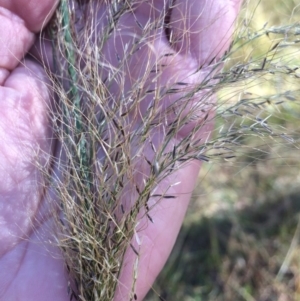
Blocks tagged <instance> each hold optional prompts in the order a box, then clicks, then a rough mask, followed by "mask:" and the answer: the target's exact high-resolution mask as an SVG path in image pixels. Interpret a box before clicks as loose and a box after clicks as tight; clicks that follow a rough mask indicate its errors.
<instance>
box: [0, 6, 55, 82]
mask: <svg viewBox="0 0 300 301" xmlns="http://www.w3.org/2000/svg"><path fill="white" fill-rule="evenodd" d="M57 2H58V1H56V0H44V1H27V0H24V1H23V0H20V1H19V0H14V1H13V0H11V1H6V0H0V24H1V25H0V42H1V47H0V85H2V84H3V82H4V81H5V79H6V78H7V77H8V75H9V72H10V71H12V70H13V69H14V68H15V67H16V66H17V65H18V64H19V63H20V60H21V59H22V58H23V57H24V56H25V54H26V53H27V51H28V50H29V49H30V47H31V46H32V44H33V43H34V39H35V36H34V33H33V32H34V31H39V30H40V29H41V28H42V26H43V24H45V23H46V22H47V21H48V20H49V18H50V16H51V15H52V13H53V10H54V7H55V5H56V4H57Z"/></svg>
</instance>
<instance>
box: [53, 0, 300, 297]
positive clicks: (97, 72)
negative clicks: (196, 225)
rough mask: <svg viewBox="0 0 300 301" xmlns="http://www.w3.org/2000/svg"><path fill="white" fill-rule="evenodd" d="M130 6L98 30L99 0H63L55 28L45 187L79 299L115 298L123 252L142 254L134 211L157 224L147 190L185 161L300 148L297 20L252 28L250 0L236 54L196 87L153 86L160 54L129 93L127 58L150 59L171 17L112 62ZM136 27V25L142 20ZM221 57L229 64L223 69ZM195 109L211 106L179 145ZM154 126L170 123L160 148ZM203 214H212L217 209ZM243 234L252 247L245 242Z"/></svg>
mask: <svg viewBox="0 0 300 301" xmlns="http://www.w3.org/2000/svg"><path fill="white" fill-rule="evenodd" d="M135 2H136V1H134V0H130V1H129V0H128V1H117V0H112V1H110V4H107V7H108V8H107V10H106V11H105V13H104V14H103V15H102V16H100V18H105V20H106V21H105V22H106V24H107V25H106V27H103V28H100V29H99V26H98V24H97V23H95V20H97V18H96V14H97V13H98V14H99V13H100V12H99V10H98V8H97V5H100V4H98V3H97V2H96V1H95V2H92V1H80V0H78V1H67V0H61V1H60V5H59V7H58V9H57V11H56V13H55V16H54V18H53V20H52V23H51V24H50V27H49V33H48V34H49V35H50V36H51V39H52V40H53V52H54V56H53V61H54V70H51V71H49V75H50V77H51V78H52V82H53V87H54V91H55V92H56V95H57V99H58V101H57V104H56V105H55V107H54V108H53V110H52V112H51V118H52V119H53V120H54V127H55V133H56V136H57V139H58V140H59V142H60V145H61V148H60V150H59V154H58V156H57V158H58V159H57V160H58V162H56V163H57V166H58V167H59V170H58V173H57V177H56V178H55V179H54V181H53V180H52V181H51V183H50V185H52V186H53V188H54V190H55V193H56V194H57V196H58V198H59V200H60V210H61V212H62V214H61V215H59V216H58V218H57V238H58V244H59V246H60V247H61V249H62V251H63V254H64V257H65V261H66V267H67V270H68V272H69V274H70V276H71V279H74V283H72V284H71V286H70V297H74V298H77V299H79V300H101V301H102V300H112V299H113V296H114V292H115V289H116V285H117V283H118V281H117V279H118V275H119V273H120V269H121V266H122V260H123V256H124V253H125V250H126V249H127V248H128V247H132V248H133V250H134V252H135V253H136V254H137V260H138V258H139V254H138V251H137V250H135V249H134V247H133V246H132V245H131V244H130V241H131V238H132V236H133V234H134V231H135V227H136V222H137V216H138V215H139V214H141V212H142V213H143V214H145V215H147V216H148V218H149V220H150V221H151V210H150V209H151V208H148V205H147V202H148V200H149V198H150V197H153V194H152V191H153V190H154V188H155V187H156V186H157V185H158V184H159V183H160V182H161V181H162V180H163V179H165V178H166V177H167V176H168V175H170V174H171V173H173V172H174V171H176V170H178V169H179V168H180V167H182V165H184V164H186V163H187V162H190V161H191V160H195V159H196V160H200V161H204V162H212V163H214V164H215V163H216V166H219V167H222V166H223V165H224V164H229V165H230V164H235V165H236V166H237V168H238V169H240V170H241V169H242V168H244V166H246V165H253V164H254V163H253V162H256V163H257V162H260V161H263V160H264V159H265V158H266V157H268V156H269V155H270V154H272V153H273V151H274V150H277V149H278V148H277V147H278V146H279V145H282V144H283V145H284V146H285V147H286V148H289V149H298V140H297V139H298V132H297V129H295V128H294V127H290V123H289V122H290V121H291V122H295V121H297V120H298V119H299V109H298V105H299V88H298V86H297V85H298V82H299V78H300V69H298V66H299V49H298V42H299V35H300V26H299V24H298V23H294V22H290V23H285V24H283V25H282V24H281V25H278V24H277V25H269V24H263V25H262V26H261V27H260V28H255V27H254V26H253V23H251V21H253V20H254V16H255V13H256V12H257V11H258V7H259V6H254V8H255V9H254V10H253V9H252V11H254V13H249V11H250V8H251V7H252V4H251V3H246V5H245V8H244V11H243V12H244V14H243V16H242V17H241V19H240V20H239V22H238V26H237V30H236V33H235V36H234V40H233V42H232V44H231V47H230V49H229V50H228V51H227V52H226V53H225V54H223V55H222V57H221V58H220V61H218V62H214V64H212V65H211V67H210V69H209V71H210V73H209V75H208V76H207V77H206V78H205V79H204V80H203V81H201V82H199V83H197V84H196V85H195V86H193V87H192V88H190V87H187V86H186V85H185V83H183V82H179V83H177V85H175V86H174V85H170V84H168V83H166V84H165V85H159V84H157V85H154V86H153V85H151V84H150V81H149V78H150V79H157V78H159V77H160V75H161V73H162V72H163V68H164V66H163V63H164V62H165V61H166V57H163V58H157V60H156V62H155V64H154V65H151V64H150V63H149V64H148V65H147V66H146V67H145V70H144V73H143V74H140V75H139V76H137V78H132V79H131V80H132V83H131V84H132V86H133V88H132V89H131V90H129V91H128V92H126V93H123V91H125V89H124V87H125V86H126V84H127V82H126V80H127V79H126V78H127V77H128V69H127V64H128V62H130V60H132V58H133V55H134V54H135V53H136V52H137V51H141V52H143V53H144V54H145V53H146V59H149V58H150V52H147V51H146V50H145V49H147V47H149V42H148V41H149V39H150V40H151V32H152V30H153V28H156V27H157V26H161V24H164V23H163V22H164V20H165V18H166V13H165V12H162V14H161V18H160V19H159V20H158V21H157V22H155V23H153V24H151V23H147V26H146V27H145V28H142V29H141V28H140V29H141V32H142V35H141V36H139V38H136V39H132V40H131V41H130V42H129V43H128V44H127V45H124V49H123V54H122V55H120V54H119V53H117V52H116V53H114V54H112V55H114V56H115V60H116V61H117V64H116V66H113V65H112V64H109V63H108V62H107V60H106V57H105V55H102V53H104V52H105V51H106V50H105V49H106V45H107V42H108V40H109V38H111V37H112V36H113V34H114V30H115V29H118V23H119V20H120V19H121V18H122V17H123V16H124V15H125V14H126V12H128V11H130V10H131V9H132V7H133V6H134V5H135V4H136V3H135ZM291 2H292V1H291ZM294 7H295V9H294V11H293V13H294V15H296V11H297V8H296V6H294ZM98 19H99V16H98ZM286 22H287V21H286ZM136 26H137V27H141V24H139V23H138V22H137V21H136ZM170 43H172V37H170ZM261 45H263V46H261ZM150 46H151V45H150ZM147 55H148V56H149V58H148V57H147ZM169 59H170V60H171V59H172V56H171V55H170V58H169ZM149 60H150V59H149ZM207 63H208V62H207ZM223 63H224V64H225V67H224V69H223V71H220V66H221V64H223ZM203 68H204V67H203ZM262 83H263V84H264V85H263V86H262ZM115 85H118V88H117V89H115V91H116V92H115V93H114V94H111V92H110V91H111V90H110V89H109V88H110V87H113V86H115ZM257 87H260V89H259V91H257ZM199 91H206V93H203V99H202V101H201V102H200V103H201V104H199V105H198V107H194V106H192V110H191V107H190V100H191V99H192V98H193V96H194V95H196V94H197V93H198V92H199ZM149 94H151V95H153V103H151V104H150V106H149V107H148V108H147V109H148V110H143V117H142V119H137V120H138V121H137V122H135V123H132V119H133V118H134V117H136V116H138V115H139V114H138V112H139V110H140V109H141V107H142V106H143V105H144V103H143V100H144V99H145V97H146V96H147V95H149ZM170 94H172V95H174V94H175V95H178V99H177V101H176V102H175V103H174V104H172V105H169V106H168V105H167V106H166V107H165V108H162V107H161V106H160V100H161V99H163V98H166V97H168V95H170ZM213 94H217V95H218V96H219V101H218V103H217V104H215V105H214V107H212V105H209V106H207V103H208V101H209V99H210V97H211V96H212V95H213ZM132 99H135V100H136V101H132ZM182 103H184V105H182ZM199 109H202V110H203V109H206V110H207V115H206V117H205V118H204V120H203V122H202V123H201V124H198V125H197V126H195V127H194V129H193V130H192V131H191V132H190V134H189V135H188V136H187V137H185V138H184V139H182V140H180V141H179V142H178V144H177V145H170V141H171V139H173V138H174V137H176V136H177V135H178V133H179V132H180V130H181V129H182V128H183V127H184V126H185V124H187V123H188V122H189V121H191V120H193V118H195V115H194V114H195V111H197V110H199ZM213 110H214V111H215V112H216V114H215V116H214V117H213V118H214V119H215V123H216V129H215V130H214V133H213V136H212V139H211V140H210V141H206V142H204V141H199V140H198V141H197V140H196V141H195V139H194V137H195V136H196V133H197V132H198V131H199V130H201V128H203V126H204V124H205V122H209V121H211V120H210V119H211V118H212V117H211V116H212V115H211V114H210V111H213ZM174 112H175V113H174ZM174 114H175V115H176V116H178V118H176V119H175V121H174V122H172V123H171V124H165V116H171V115H174ZM157 128H164V131H165V133H166V135H165V138H164V140H163V141H161V146H160V147H159V148H158V149H156V147H155V145H154V143H153V142H152V139H153V130H154V129H157ZM190 141H194V142H193V143H190ZM253 141H255V143H253ZM258 141H259V142H258ZM145 145H148V146H149V145H151V146H152V148H153V156H152V157H151V158H146V157H141V156H140V154H141V153H143V148H144V147H145ZM280 151H281V150H280ZM279 156H280V155H279ZM239 158H242V159H241V160H239ZM268 159H269V160H270V158H268ZM228 161H229V162H228ZM256 163H255V164H256ZM140 165H142V166H144V169H145V176H144V177H143V180H142V181H140V180H139V179H138V175H137V172H136V170H137V167H138V166H140ZM227 176H228V175H227ZM49 181H50V180H49ZM129 187H130V189H132V190H134V192H132V191H131V192H130V193H132V195H133V196H134V200H133V202H132V203H130V204H129V203H126V204H123V203H121V202H120V200H121V199H122V196H123V195H124V194H126V193H128V189H129ZM156 197H157V198H158V201H159V199H163V198H175V196H173V195H170V194H168V192H167V191H166V193H165V194H160V195H156ZM208 211H210V212H216V210H215V209H214V208H213V207H212V206H210V207H209V210H208ZM212 229H213V227H210V229H209V230H208V232H209V233H211V240H210V241H211V242H212V241H215V243H214V244H213V245H214V248H213V250H212V253H211V256H212V257H211V258H213V259H211V260H214V261H215V263H214V264H216V263H220V262H221V261H222V260H223V259H222V258H220V256H219V251H218V248H219V247H218V244H219V242H218V238H217V237H216V235H215V234H214V232H213V231H212V232H211V230H212ZM213 237H215V239H213ZM242 240H243V243H245V244H247V243H248V244H250V242H249V241H248V238H245V237H243V238H242ZM199 264H203V262H201V263H199ZM229 265H230V264H229ZM133 277H136V275H133ZM140 277H142V276H140ZM210 288H211V286H210ZM234 289H235V290H237V291H240V294H241V295H242V296H244V297H243V298H244V300H251V298H250V297H249V295H251V292H249V291H245V287H243V289H241V288H234ZM162 295H163V294H162ZM199 295H200V294H199ZM230 296H232V295H230ZM247 296H248V297H249V298H250V299H249V298H248V297H247ZM132 298H133V299H134V287H133V288H132ZM247 298H248V299H247ZM172 300H175V299H174V298H172ZM178 300H179V299H178ZM181 300H183V299H181ZM184 300H188V299H187V298H186V299H184ZM195 300H196V299H195ZM199 300H200V299H199ZM201 300H202V299H201ZM215 300H217V299H215ZM219 300H222V299H219ZM224 300H225V299H224ZM228 300H229V299H228Z"/></svg>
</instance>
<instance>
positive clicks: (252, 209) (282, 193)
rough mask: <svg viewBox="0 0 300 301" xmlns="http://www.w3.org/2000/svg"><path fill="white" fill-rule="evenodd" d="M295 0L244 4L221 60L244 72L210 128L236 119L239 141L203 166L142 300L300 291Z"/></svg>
mask: <svg viewBox="0 0 300 301" xmlns="http://www.w3.org/2000/svg"><path fill="white" fill-rule="evenodd" d="M298 6H299V5H298ZM298 6H297V3H295V2H294V1H251V2H249V3H247V5H245V7H244V10H243V11H242V14H241V16H240V27H239V28H240V30H239V32H240V33H241V34H239V33H238V34H237V39H238V41H237V43H236V46H237V48H236V49H237V51H236V52H234V49H233V51H231V52H232V53H233V56H231V57H230V59H229V60H228V61H227V69H225V74H226V72H233V73H238V74H239V73H241V74H244V75H245V76H244V78H245V80H244V81H242V82H239V83H238V85H234V84H228V85H226V84H225V87H224V90H221V91H220V92H219V94H218V95H219V102H220V104H221V106H220V110H219V112H220V116H219V118H218V119H217V127H216V133H215V137H216V138H215V139H216V140H217V141H218V140H219V139H220V133H223V132H224V129H225V132H226V131H227V132H228V130H227V129H230V130H233V131H235V132H238V130H237V129H239V135H236V136H235V138H233V139H232V138H230V139H229V140H230V141H231V142H232V141H234V142H236V143H237V144H236V145H234V144H233V145H232V147H231V149H232V152H231V153H232V155H233V156H232V158H230V159H228V160H215V159H214V160H211V162H210V163H207V164H206V165H205V166H204V167H203V168H202V171H201V174H200V176H199V185H198V187H197V189H196V191H195V194H194V200H193V202H192V204H191V208H190V212H189V214H188V216H187V218H186V221H185V223H184V226H183V229H182V231H181V233H180V235H179V238H178V242H177V244H176V246H175V248H174V251H173V253H172V255H171V257H170V259H169V262H168V263H167V265H166V267H165V269H164V271H163V272H162V274H161V276H160V277H159V279H158V280H157V283H156V284H155V285H154V289H155V292H156V293H155V294H153V292H152V293H150V294H149V296H148V298H147V300H158V298H157V297H156V294H157V293H158V294H160V295H161V296H163V297H164V298H165V300H189V301H190V300H199V301H200V300H206V301H209V300H214V301H215V300H222V301H223V300H224V301H227V300H228V301H229V300H230V301H231V300H238V301H239V300H241V301H242V300H243V301H245V300H246V301H253V300H255V301H267V300H270V301H271V300H300V290H299V287H300V286H299V279H300V278H299V277H300V261H299V258H300V257H299V254H300V242H299V239H300V233H299V227H300V205H299V204H300V202H299V193H300V191H299V180H300V179H299V168H300V162H299V134H300V133H299V127H298V124H299V117H300V110H299V96H300V93H299V77H300V72H299V70H298V67H299V63H300V60H299V46H298V42H299V41H298V40H299V39H298V36H299V33H300V31H299V29H300V28H299V25H298V23H297V22H298V20H299V14H300V10H299V7H298ZM294 34H295V35H294ZM251 64H253V65H252V67H249V65H250V66H251ZM245 66H246V67H245ZM262 66H264V68H263V70H262V68H261V67H262ZM242 69H244V70H243V71H241V70H242ZM250 69H258V70H256V71H254V72H257V74H256V75H254V76H253V73H252V74H251V72H250ZM231 76H232V75H231ZM248 76H249V78H247V77H248ZM240 103H244V104H245V106H243V105H242V106H240V105H239V104H240ZM227 107H229V108H230V109H229V111H227V114H226V115H225V114H224V113H223V112H224V108H225V110H226V108H227ZM235 108H237V111H236V110H235ZM239 113H240V114H239ZM249 115H250V116H249ZM251 116H255V117H256V118H259V119H258V120H257V123H256V124H255V123H253V120H254V119H252V121H251ZM256 126H258V128H256ZM229 132H230V131H229ZM223 145H224V144H223ZM228 145H230V144H229V143H228V144H227V146H228ZM216 175H218V176H216Z"/></svg>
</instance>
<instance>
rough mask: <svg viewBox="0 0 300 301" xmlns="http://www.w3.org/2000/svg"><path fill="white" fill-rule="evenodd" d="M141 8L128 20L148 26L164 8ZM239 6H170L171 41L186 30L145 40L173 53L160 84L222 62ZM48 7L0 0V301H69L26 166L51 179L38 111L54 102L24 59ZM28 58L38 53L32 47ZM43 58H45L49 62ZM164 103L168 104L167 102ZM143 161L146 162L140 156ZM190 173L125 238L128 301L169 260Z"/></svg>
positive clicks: (178, 177) (39, 180)
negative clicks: (173, 197) (135, 273)
mask: <svg viewBox="0 0 300 301" xmlns="http://www.w3.org/2000/svg"><path fill="white" fill-rule="evenodd" d="M148 2H151V3H150V5H148V4H146V3H142V4H141V5H140V6H139V7H138V8H137V10H136V12H135V17H136V18H137V19H138V20H139V22H140V23H141V24H142V25H143V24H146V23H147V20H148V19H149V18H155V14H153V13H152V12H153V11H154V10H151V7H152V8H153V7H155V8H157V9H158V11H159V10H161V9H162V8H163V5H164V1H163V0H151V1H148ZM240 2H241V1H240V0H232V1H231V0H210V1H204V0H177V1H176V4H177V7H176V9H174V10H173V12H172V15H171V22H172V24H174V25H173V26H174V32H175V33H177V34H178V35H179V34H180V32H182V30H183V29H184V28H187V27H188V28H190V30H189V32H188V33H187V34H185V35H184V39H183V40H182V41H181V42H178V43H177V44H175V45H173V46H172V48H171V46H170V45H169V43H168V41H167V38H166V37H165V34H164V32H162V31H157V32H155V33H154V34H155V36H156V38H157V39H156V42H155V43H156V47H155V48H156V55H158V56H159V55H160V54H163V53H169V52H170V51H171V52H174V53H177V54H178V56H177V57H178V59H177V60H175V61H174V62H172V63H171V64H170V65H169V66H168V67H167V68H166V71H165V72H164V73H163V74H162V77H161V79H160V80H161V81H162V82H163V81H164V80H166V79H167V78H170V77H171V78H174V80H175V78H176V79H180V78H186V74H192V73H193V72H194V71H195V70H196V69H197V67H198V66H200V65H203V64H205V63H207V62H209V61H211V59H212V58H214V57H216V56H218V55H220V54H222V53H223V52H224V51H225V50H226V49H227V47H228V45H229V43H230V38H231V35H232V31H233V24H234V21H235V18H236V16H237V13H238V11H239V8H240V4H241V3H240ZM56 5H57V1H54V0H32V1H28V0H0V37H1V45H2V46H1V47H0V84H1V87H0V99H1V102H0V139H1V145H0V242H1V243H0V300H5V301H16V300H32V301H34V300H39V301H48V300H49V301H50V300H57V301H67V300H69V296H68V294H67V287H68V279H67V277H66V273H65V270H64V262H63V260H62V258H61V254H60V250H59V249H58V248H57V247H55V246H53V245H51V244H49V243H47V241H49V240H50V239H52V238H53V231H54V230H53V229H54V223H53V218H52V217H51V215H49V214H47V212H48V211H47V206H48V205H49V193H48V199H47V200H46V199H45V195H46V192H49V191H47V187H44V185H43V175H42V174H41V173H40V172H39V170H38V169H37V168H36V167H35V166H36V162H37V160H38V163H40V164H42V166H43V168H45V169H49V171H51V170H50V158H51V156H52V155H53V154H54V149H55V143H54V142H53V141H55V140H53V139H52V137H53V133H52V131H51V123H50V121H49V120H48V118H47V110H48V108H49V105H51V103H52V102H53V101H54V100H53V95H52V92H51V89H49V80H48V79H47V76H46V74H45V72H44V70H43V67H42V66H41V64H39V63H37V62H36V61H32V60H30V59H28V58H27V59H24V57H25V55H26V53H28V51H30V49H32V47H33V45H34V43H35V41H36V39H37V34H38V33H39V32H40V31H41V30H42V29H43V27H44V26H46V24H47V21H48V20H49V19H50V17H51V15H52V13H53V10H54V9H55V7H56ZM103 5H104V4H103ZM103 5H102V6H103ZM150 12H151V13H150ZM131 20H132V18H130V15H129V16H127V17H126V18H124V19H123V20H122V22H124V25H126V26H129V28H130V26H131V25H130V24H131V23H130V22H131ZM177 20H180V21H177ZM99 26H101V23H100V25H99ZM121 35H122V33H121ZM107 47H108V48H107V53H109V51H110V47H113V43H110V42H108V46H107ZM114 47H115V46H114ZM117 47H118V46H117ZM34 51H35V54H38V51H37V50H36V48H35V50H34ZM119 51H120V52H121V51H122V49H119ZM48 55H49V59H51V56H50V55H51V54H50V53H48ZM139 55H140V54H139ZM154 59H155V57H154ZM111 60H113V59H111ZM136 60H139V57H136ZM111 63H112V64H113V62H112V61H111ZM140 68H143V66H142V67H140ZM135 71H136V72H138V71H139V70H135ZM172 76H173V77H172ZM197 76H200V77H195V76H194V77H190V79H189V82H190V83H191V84H192V83H194V82H197V81H199V80H201V75H197ZM202 76H203V75H202ZM128 85H129V86H130V84H128ZM129 86H128V87H127V89H129V88H130V87H129ZM112 89H114V88H112ZM115 89H117V88H115ZM111 92H112V93H114V92H115V91H111ZM198 96H201V95H198ZM199 99H201V98H200V97H197V98H195V99H194V100H193V102H194V103H197V101H199ZM166 101H168V102H171V101H172V98H169V99H168V100H166ZM212 101H213V100H212ZM197 117H198V119H197V120H195V121H194V124H190V125H189V126H187V127H185V128H183V129H182V130H181V131H180V133H179V134H178V137H177V138H176V139H182V137H184V136H185V135H187V134H188V133H189V131H190V127H193V126H195V124H197V122H198V123H199V122H201V120H202V119H203V117H204V116H201V115H200V114H199V115H197ZM134 122H138V121H134ZM211 129H212V124H208V125H207V126H206V127H204V128H203V129H202V130H201V131H200V132H199V133H198V134H197V135H198V137H197V138H199V137H202V138H204V139H206V138H207V137H208V135H209V134H208V133H209V131H210V130H211ZM154 134H155V133H154ZM157 135H158V137H159V138H158V139H157V141H158V142H157V143H158V144H159V141H161V139H163V137H162V134H161V133H158V134H157ZM173 143H174V144H176V141H174V142H173ZM144 152H145V155H147V156H148V157H151V155H150V150H149V149H147V147H146V148H145V150H144ZM137 166H138V165H137ZM141 168H142V167H141ZM199 169H200V164H199V163H197V162H192V163H190V164H189V165H186V166H184V167H183V168H182V169H181V170H179V171H177V172H176V173H175V174H174V175H172V177H169V178H167V179H166V180H165V181H164V182H163V183H162V184H161V185H160V186H159V187H158V188H157V190H158V191H159V190H161V191H163V190H164V188H166V187H168V185H169V184H170V183H174V182H180V184H178V185H177V186H175V187H173V188H172V191H171V192H172V193H173V194H175V195H176V196H177V198H176V201H175V202H174V200H168V199H164V200H163V201H162V202H160V203H159V204H158V205H157V206H155V207H154V208H153V209H152V210H151V217H152V218H153V220H154V221H155V223H154V224H151V225H149V221H148V220H147V219H145V218H141V221H140V223H139V226H138V228H137V232H138V237H139V240H140V241H141V242H142V244H141V245H140V246H139V245H137V240H136V239H135V238H133V241H132V243H133V244H134V245H135V246H136V248H139V253H140V254H141V258H140V262H139V268H138V274H139V276H140V277H138V280H137V286H136V295H137V298H138V300H142V299H143V298H144V296H145V295H146V293H147V291H148V290H149V289H150V287H151V285H152V283H153V282H154V280H155V278H156V277H157V275H158V273H159V272H160V270H161V269H162V267H163V265H164V264H165V262H166V260H167V258H168V256H169V254H170V251H171V249H172V247H173V245H174V242H175V240H176V237H177V234H178V231H179V229H180V226H181V224H182V220H183V218H184V215H185V212H186V209H187V206H188V203H189V200H190V197H191V192H192V191H193V188H194V186H195V184H196V180H197V174H198V172H199ZM50 201H53V202H55V200H54V199H53V200H51V192H50ZM129 201H130V200H129ZM150 202H151V200H150ZM135 259H136V255H135V254H134V252H133V251H132V249H128V250H127V252H126V255H125V259H124V265H123V268H122V272H121V275H120V278H119V281H120V285H119V286H118V289H117V292H116V296H115V301H120V300H129V298H128V293H129V288H130V287H131V279H132V276H131V275H132V265H133V263H134V261H135ZM200 264H201V263H200Z"/></svg>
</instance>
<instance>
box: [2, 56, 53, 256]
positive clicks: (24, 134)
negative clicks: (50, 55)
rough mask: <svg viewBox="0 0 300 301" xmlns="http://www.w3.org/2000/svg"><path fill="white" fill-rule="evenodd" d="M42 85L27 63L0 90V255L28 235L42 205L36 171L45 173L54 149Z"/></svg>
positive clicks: (37, 71)
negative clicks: (41, 168)
mask: <svg viewBox="0 0 300 301" xmlns="http://www.w3.org/2000/svg"><path fill="white" fill-rule="evenodd" d="M29 68H30V69H29ZM46 83H47V80H46V78H45V74H44V72H43V70H42V69H41V68H40V67H39V66H37V65H35V64H34V63H32V62H29V61H27V62H26V66H25V65H20V67H17V68H16V69H15V70H14V71H13V72H12V73H11V75H10V76H9V77H8V78H7V80H6V81H5V83H4V86H3V87H0V97H1V99H2V100H3V101H1V104H0V140H1V149H0V207H1V208H2V209H1V211H0V220H1V221H2V223H3V224H2V226H1V231H0V241H1V245H0V256H2V255H3V254H5V253H6V252H8V251H9V250H10V249H11V248H12V247H14V246H15V245H16V244H17V243H18V242H19V241H20V240H22V239H24V237H28V235H30V233H31V231H32V228H33V224H32V221H35V219H34V217H35V215H36V213H37V210H38V209H39V206H40V199H41V195H42V192H43V177H42V172H41V171H40V170H39V168H38V166H43V168H44V170H43V171H44V172H45V171H46V170H47V168H48V167H49V164H50V153H51V149H52V147H53V145H52V143H53V140H52V139H51V138H52V130H51V125H50V124H49V120H48V107H49V105H50V101H51V98H52V95H51V93H50V90H49V89H48V87H47V84H46Z"/></svg>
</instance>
